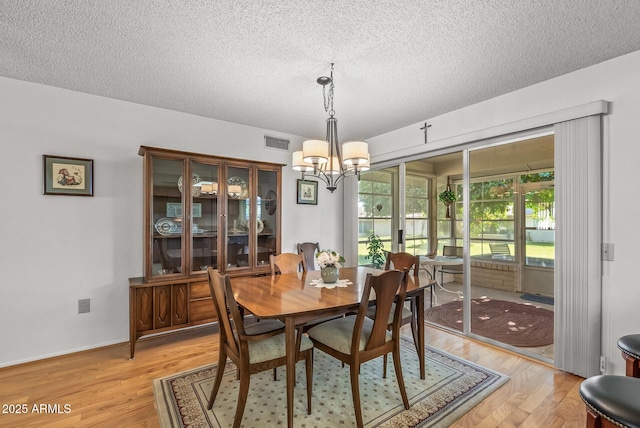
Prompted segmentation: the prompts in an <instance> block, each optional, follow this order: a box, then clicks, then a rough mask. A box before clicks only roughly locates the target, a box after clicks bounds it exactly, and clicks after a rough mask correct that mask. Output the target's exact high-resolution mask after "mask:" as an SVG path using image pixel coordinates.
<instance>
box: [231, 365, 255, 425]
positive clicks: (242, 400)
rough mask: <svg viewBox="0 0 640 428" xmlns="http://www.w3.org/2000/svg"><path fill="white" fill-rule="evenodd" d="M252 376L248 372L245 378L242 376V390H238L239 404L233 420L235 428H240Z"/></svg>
mask: <svg viewBox="0 0 640 428" xmlns="http://www.w3.org/2000/svg"><path fill="white" fill-rule="evenodd" d="M250 379H251V374H250V373H249V372H248V371H247V373H246V375H245V376H240V389H239V390H238V404H237V405H236V415H235V416H234V419H233V428H240V424H241V423H242V415H243V414H244V407H245V406H246V405H247V394H249V380H250Z"/></svg>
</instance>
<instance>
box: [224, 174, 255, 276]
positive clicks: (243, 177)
mask: <svg viewBox="0 0 640 428" xmlns="http://www.w3.org/2000/svg"><path fill="white" fill-rule="evenodd" d="M250 183H251V180H250V174H249V168H239V167H232V166H229V167H227V192H226V194H227V217H226V218H227V224H226V227H227V242H226V246H227V248H226V249H227V251H226V256H227V260H226V262H227V266H226V271H231V270H234V269H240V268H245V267H248V266H250V264H249V263H250V260H249V245H250V242H249V233H250V231H251V230H252V229H253V230H255V228H251V227H250V219H251V199H250V195H251V193H250V191H249V190H250V189H249V184H250Z"/></svg>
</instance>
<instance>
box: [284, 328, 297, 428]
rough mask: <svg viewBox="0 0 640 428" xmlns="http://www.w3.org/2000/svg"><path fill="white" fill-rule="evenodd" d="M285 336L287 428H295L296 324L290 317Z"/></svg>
mask: <svg viewBox="0 0 640 428" xmlns="http://www.w3.org/2000/svg"><path fill="white" fill-rule="evenodd" d="M284 336H285V343H286V352H287V427H289V428H293V392H294V387H295V379H296V361H295V359H296V322H295V318H294V317H292V316H288V317H286V318H285V320H284Z"/></svg>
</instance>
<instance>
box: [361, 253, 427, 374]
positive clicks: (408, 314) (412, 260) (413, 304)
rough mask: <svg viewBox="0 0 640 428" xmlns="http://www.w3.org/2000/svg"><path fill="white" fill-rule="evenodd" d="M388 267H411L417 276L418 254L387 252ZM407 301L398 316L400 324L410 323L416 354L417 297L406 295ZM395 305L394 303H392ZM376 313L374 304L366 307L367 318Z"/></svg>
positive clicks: (409, 268)
mask: <svg viewBox="0 0 640 428" xmlns="http://www.w3.org/2000/svg"><path fill="white" fill-rule="evenodd" d="M390 269H398V270H401V271H405V272H407V275H408V274H409V272H410V271H411V270H412V269H413V276H414V277H417V276H418V273H419V271H420V256H416V255H413V254H411V253H406V252H398V253H391V252H389V253H387V260H386V262H385V266H384V270H390ZM406 301H407V302H409V307H410V308H407V307H406V305H402V306H401V308H402V316H401V317H400V326H403V325H406V324H410V325H411V334H412V336H413V343H414V344H415V347H416V351H417V352H418V355H420V350H419V349H418V346H419V343H420V342H419V341H418V321H417V317H416V310H417V307H418V305H417V297H408V298H407V299H406ZM394 305H395V304H394ZM375 314H376V306H375V305H373V306H370V307H369V309H367V316H368V317H369V318H374V317H375ZM392 327H393V311H392V313H391V314H390V315H389V325H388V329H389V330H391V328H392ZM382 377H387V356H386V355H385V356H384V362H383V366H382Z"/></svg>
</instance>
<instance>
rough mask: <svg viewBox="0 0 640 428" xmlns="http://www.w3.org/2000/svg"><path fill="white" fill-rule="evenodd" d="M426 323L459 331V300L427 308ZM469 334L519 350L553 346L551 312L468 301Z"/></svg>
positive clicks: (520, 305)
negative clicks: (469, 313) (469, 316)
mask: <svg viewBox="0 0 640 428" xmlns="http://www.w3.org/2000/svg"><path fill="white" fill-rule="evenodd" d="M424 317H425V319H426V320H427V321H430V322H433V323H435V324H439V325H441V326H445V327H450V328H453V329H456V330H459V331H462V301H460V300H457V301H454V302H449V303H445V304H444V305H441V306H435V307H433V308H430V309H427V310H426V311H425V313H424ZM471 332H472V333H475V334H479V335H481V336H484V337H487V338H489V339H494V340H498V341H500V342H502V343H506V344H508V345H512V346H519V347H522V348H525V347H532V346H546V345H551V344H553V311H550V310H548V309H543V308H540V307H537V306H535V305H532V304H530V303H515V302H506V301H504V300H493V299H473V300H471Z"/></svg>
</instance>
